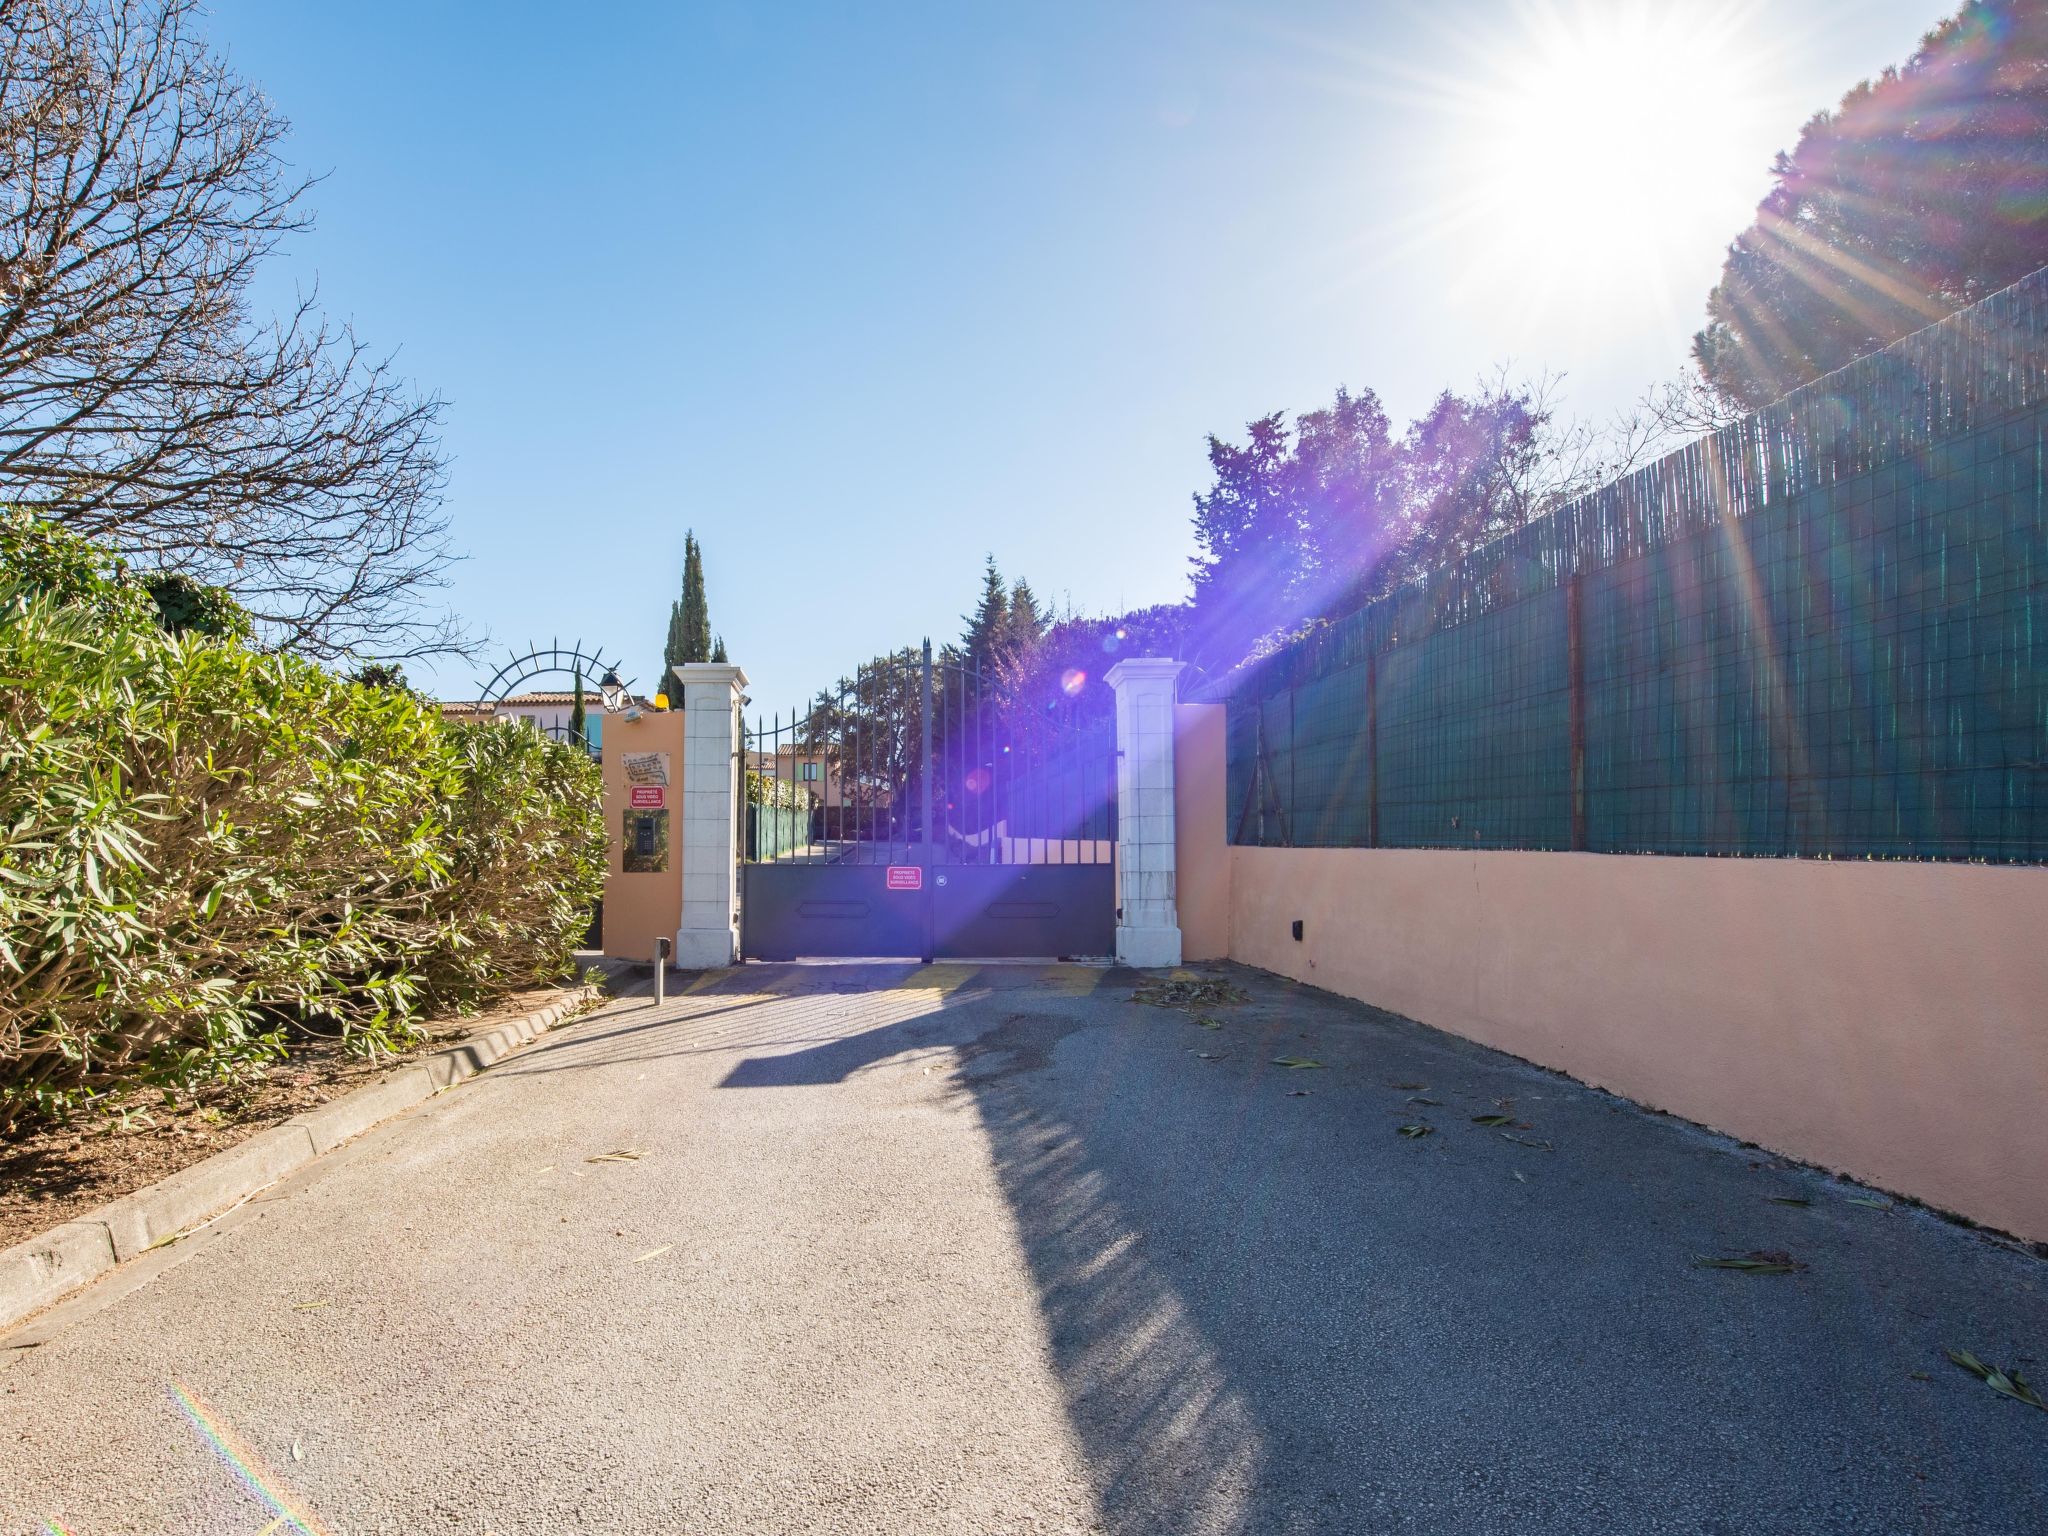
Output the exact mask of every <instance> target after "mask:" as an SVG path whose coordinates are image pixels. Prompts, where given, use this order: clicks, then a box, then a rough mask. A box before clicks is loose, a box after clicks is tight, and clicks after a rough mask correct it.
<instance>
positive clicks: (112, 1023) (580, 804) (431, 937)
mask: <svg viewBox="0 0 2048 1536" xmlns="http://www.w3.org/2000/svg"><path fill="white" fill-rule="evenodd" d="M193 606H194V605H193V604H190V603H188V604H187V605H186V607H187V609H188V610H189V609H191V608H192V607H193ZM184 617H185V614H183V613H180V614H177V615H174V614H172V613H171V612H169V611H168V608H167V605H160V604H159V602H158V601H157V600H156V598H155V597H154V596H153V594H152V590H151V588H150V587H149V586H148V585H146V584H145V583H143V582H140V581H131V580H129V579H128V578H126V577H125V576H124V575H123V574H122V573H121V572H120V571H119V570H118V568H116V567H114V566H112V565H110V564H109V563H107V562H106V561H104V560H103V559H102V558H101V557H100V556H99V555H98V554H97V552H96V551H94V550H92V548H91V546H89V545H83V544H81V543H79V542H78V541H76V540H72V539H69V538H68V537H66V536H64V535H62V534H59V533H55V532H54V531H52V530H50V529H49V528H48V527H47V525H39V524H37V523H36V522H34V520H32V519H26V518H24V517H22V516H20V515H11V516H8V517H6V518H5V519H4V520H0V1128H6V1127H11V1126H14V1125H17V1124H19V1123H22V1122H24V1121H29V1120H35V1119H39V1118H44V1117H47V1116H50V1115H54V1114H62V1113H65V1112H67V1111H69V1110H70V1109H72V1108H74V1107H76V1106H77V1105H79V1104H81V1103H84V1102H89V1101H93V1100H96V1099H99V1098H101V1097H104V1096H108V1095H117V1094H119V1093H122V1092H124V1091H128V1090H131V1089H134V1088H136V1087H142V1086H146V1087H152V1088H161V1089H164V1090H166V1091H172V1092H175V1091H178V1090H183V1089H188V1088H190V1087H192V1086H194V1085H196V1084H199V1083H202V1082H206V1081H209V1080H218V1079H221V1078H224V1077H232V1076H235V1075H237V1074H239V1073H243V1072H246V1071H248V1070H250V1069H251V1068H252V1067H253V1066H254V1065H255V1064H257V1063H259V1062H261V1061H262V1060H265V1059H267V1058H270V1057H273V1056H275V1055H276V1054H277V1053H278V1052H279V1051H280V1050H281V1049H282V1048H283V1044H284V1041H285V1039H286V1036H287V1034H288V1032H289V1031H291V1030H293V1029H300V1030H311V1031H316V1032H325V1033H330V1034H335V1035H339V1036H341V1037H342V1038H344V1039H345V1040H347V1041H348V1042H349V1043H350V1044H351V1045H352V1046H354V1047H356V1048H358V1049H361V1050H364V1051H370V1052H374V1051H378V1050H385V1049H394V1048H397V1047H400V1046H402V1045H405V1044H408V1043H410V1042H412V1041H414V1040H415V1039H417V1038H418V1037H419V1035H420V1033H421V1029H420V1021H421V1020H422V1018H423V1017H425V1016H426V1015H428V1014H431V1013H436V1012H442V1011H446V1010H450V1009H458V1008H464V1007H469V1006H473V1005H476V1004H479V1003H482V1002H484V1001H487V1000H488V999H490V998H491V997H492V996H494V995H497V994H501V993H503V992H506V991H509V990H512V989H516V988H519V987H522V986H530V985H534V984H537V983H540V982H544V981H547V980H549V979H552V978H556V977H559V976H562V975H565V974H566V973H567V972H568V971H569V970H570V968H571V956H572V953H573V950H574V947H575V945H576V942H577V940H578V939H579V937H580V936H581V935H582V933H583V932H584V930H585V928H586V926H587V924H588V921H589V908H590V904H591V903H592V902H593V901H594V900H595V899H596V898H597V897H598V895H599V894H600V892H601V890H602V885H603V879H604V868H605V840H604V826H603V818H602V813H601V807H600V798H599V797H600V789H599V778H598V772H597V769H596V767H595V765H594V764H592V763H591V762H590V760H589V758H588V757H587V756H586V755H585V754H584V753H583V752H581V751H579V750H577V749H575V748H574V747H571V746H567V745H564V744H561V743H556V742H552V741H549V740H547V739H546V738H544V737H543V736H541V735H540V733H538V732H536V731H532V730H528V729H524V728H523V727H521V726H519V725H516V724H513V723H509V722H508V723H504V724H496V725H480V726H448V725H444V724H443V722H442V721H441V719H440V717H439V713H438V711H437V710H436V709H435V707H434V706H433V705H432V704H431V703H429V702H428V701H426V700H423V699H420V698H418V697H416V696H415V695H413V694H411V693H408V692H404V691H402V690H397V689H389V688H377V687H368V686H364V685H362V684H360V683H355V682H350V681H348V680H346V679H343V678H339V677H336V676H334V675H333V674H331V673H329V672H326V671H324V670H322V669H321V668H319V667H317V666H315V665H313V664H312V663H310V662H307V661H304V660H300V659H298V658H295V657H290V656H282V655H266V654H263V653H261V652H259V651H257V650H255V649H252V648H251V647H250V645H249V644H247V643H246V642H245V641H244V640H243V639H242V638H240V637H239V634H238V632H237V627H236V626H235V625H233V624H232V623H229V624H226V625H225V626H222V625H219V624H217V623H216V624H213V625H210V626H209V627H211V628H213V629H215V630H216V632H215V633H211V634H209V633H206V632H204V631H203V630H201V629H199V628H195V627H182V628H181V629H180V630H178V631H176V632H173V631H172V630H170V629H168V628H167V627H166V626H167V625H169V624H172V623H176V622H178V620H179V619H182V618H184ZM223 628H224V629H225V632H224V633H222V632H220V631H221V630H222V629H223Z"/></svg>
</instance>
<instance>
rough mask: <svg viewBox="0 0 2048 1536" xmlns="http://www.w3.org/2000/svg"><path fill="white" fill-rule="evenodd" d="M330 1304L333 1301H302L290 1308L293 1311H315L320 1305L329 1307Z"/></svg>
mask: <svg viewBox="0 0 2048 1536" xmlns="http://www.w3.org/2000/svg"><path fill="white" fill-rule="evenodd" d="M332 1305H334V1303H333V1302H331V1301H302V1302H300V1303H299V1304H298V1305H297V1306H295V1307H293V1308H292V1310H293V1311H294V1312H317V1311H319V1310H320V1308H322V1307H330V1306H332Z"/></svg>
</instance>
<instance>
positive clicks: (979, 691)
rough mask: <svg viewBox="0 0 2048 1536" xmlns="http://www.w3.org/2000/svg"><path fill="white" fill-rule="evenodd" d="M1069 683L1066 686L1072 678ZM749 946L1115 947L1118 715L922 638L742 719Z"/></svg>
mask: <svg viewBox="0 0 2048 1536" xmlns="http://www.w3.org/2000/svg"><path fill="white" fill-rule="evenodd" d="M1070 690H1071V692H1070ZM744 762H745V767H746V775H745V782H746V790H745V793H744V794H743V796H742V801H743V804H744V806H745V811H744V814H745V819H746V825H745V827H744V828H743V833H744V847H743V856H744V863H743V865H742V873H741V885H740V945H741V949H742V950H743V952H744V953H745V954H746V956H747V957H748V958H749V959H754V960H791V959H798V958H804V957H813V956H817V957H823V956H863V957H867V956H903V957H910V956H916V957H921V958H924V959H927V960H930V959H934V958H938V957H947V958H954V959H966V958H977V959H979V958H993V957H1000V956H1050V957H1062V956H1083V955H1091V956H1092V955H1107V954H1110V953H1111V952H1112V951H1113V950H1114V948H1115V944H1116V893H1115V886H1114V858H1115V849H1116V718H1115V710H1114V706H1113V702H1112V700H1111V698H1110V695H1109V690H1108V689H1107V688H1106V687H1104V685H1103V684H1101V683H1100V682H1096V681H1090V680H1080V682H1078V683H1077V682H1076V680H1075V679H1074V678H1072V677H1070V678H1069V679H1068V680H1067V686H1064V687H1061V686H1055V687H1054V689H1053V690H1052V697H1049V698H1039V697H1036V696H1034V695H1033V694H1032V693H1031V691H1030V690H1029V689H1028V687H1022V686H1018V687H1012V688H1005V687H1002V686H999V684H998V681H997V679H996V677H995V675H994V673H993V670H992V669H986V668H984V667H982V666H981V665H980V664H979V663H978V662H976V661H973V660H964V659H959V658H956V657H954V656H953V655H951V654H950V653H949V654H948V655H946V656H945V657H943V658H941V659H940V660H939V661H937V662H936V663H935V662H934V661H933V658H932V647H931V642H930V641H926V642H925V644H924V648H923V650H922V652H918V651H908V650H906V651H903V652H900V653H898V654H897V655H895V656H893V657H886V658H882V659H880V660H878V661H876V662H874V663H872V664H871V665H869V666H867V667H864V668H862V669H861V670H860V672H859V673H857V674H856V675H855V676H854V677H853V678H851V679H849V680H845V681H842V682H841V683H840V685H839V686H838V688H836V689H834V690H831V691H829V692H827V693H824V694H821V695H819V697H818V699H817V701H816V703H814V704H813V705H812V706H811V708H810V710H809V712H808V713H806V714H804V715H801V716H799V717H797V718H795V719H792V720H789V721H787V722H785V721H783V720H782V719H780V718H779V717H778V718H776V719H774V720H772V721H770V720H763V719H757V720H756V721H755V722H754V727H753V729H752V730H751V731H748V732H746V733H745V751H744Z"/></svg>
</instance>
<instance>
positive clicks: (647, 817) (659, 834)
mask: <svg viewBox="0 0 2048 1536" xmlns="http://www.w3.org/2000/svg"><path fill="white" fill-rule="evenodd" d="M620 814H621V815H622V816H623V817H624V818H625V828H624V831H625V843H624V858H623V859H622V860H621V862H620V866H619V867H620V868H621V869H623V870H624V871H625V872H626V873H627V874H629V875H659V874H664V873H666V872H667V870H668V812H667V811H637V810H629V811H623V812H621V813H620Z"/></svg>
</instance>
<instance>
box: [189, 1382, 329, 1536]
mask: <svg viewBox="0 0 2048 1536" xmlns="http://www.w3.org/2000/svg"><path fill="white" fill-rule="evenodd" d="M170 1392H171V1401H172V1402H174V1403H176V1404H177V1406H178V1411H179V1412H180V1413H182V1414H184V1416H185V1417H186V1419H188V1420H189V1421H190V1422H191V1425H192V1427H193V1428H194V1429H196V1430H197V1431H198V1432H199V1435H200V1438H201V1439H203V1440H204V1441H205V1442H206V1444H207V1448H208V1449H209V1450H211V1451H212V1452H213V1453H214V1455H216V1456H218V1457H219V1458H220V1459H221V1460H222V1461H224V1462H226V1463H227V1466H228V1470H230V1471H231V1472H233V1473H234V1474H235V1476H236V1478H237V1479H238V1480H239V1481H240V1482H241V1484H242V1486H243V1487H244V1488H246V1489H247V1490H248V1491H249V1493H250V1495H251V1496H252V1497H253V1498H255V1499H256V1500H257V1501H258V1502H259V1503H262V1504H264V1505H267V1506H268V1507H269V1508H270V1509H271V1510H272V1511H273V1512H274V1513H275V1514H276V1515H277V1519H276V1520H273V1521H272V1522H271V1527H272V1528H275V1527H277V1526H279V1525H289V1526H290V1527H291V1528H292V1529H293V1530H295V1531H298V1532H300V1533H301V1536H332V1533H331V1532H330V1531H329V1529H328V1527H326V1526H325V1525H322V1524H321V1523H320V1521H319V1519H318V1518H316V1517H315V1516H314V1515H313V1514H311V1513H310V1512H309V1511H307V1510H305V1509H302V1508H298V1507H295V1506H293V1505H291V1504H288V1503H286V1502H285V1496H284V1494H283V1493H282V1492H281V1491H280V1490H281V1489H282V1488H283V1486H284V1484H283V1479H281V1478H280V1477H279V1476H278V1475H277V1474H276V1473H275V1472H273V1471H272V1470H271V1469H270V1468H269V1467H268V1466H267V1465H265V1463H264V1461H263V1458H262V1457H261V1456H259V1455H258V1454H257V1453H256V1448H255V1447H254V1446H252V1445H250V1444H249V1442H248V1441H246V1440H244V1439H243V1438H242V1437H241V1436H240V1435H238V1434H236V1433H235V1431H234V1430H233V1429H232V1428H231V1427H230V1426H229V1425H228V1424H227V1423H226V1421H224V1420H223V1419H222V1418H221V1417H220V1416H219V1415H218V1414H216V1413H215V1412H214V1411H213V1410H212V1409H211V1408H209V1407H208V1406H207V1405H206V1403H205V1402H204V1401H203V1400H201V1398H200V1396H199V1394H198V1393H196V1392H194V1391H192V1390H191V1389H190V1388H188V1387H185V1386H182V1385H180V1384H179V1383H178V1382H175V1381H174V1382H172V1383H171V1385H170Z"/></svg>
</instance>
